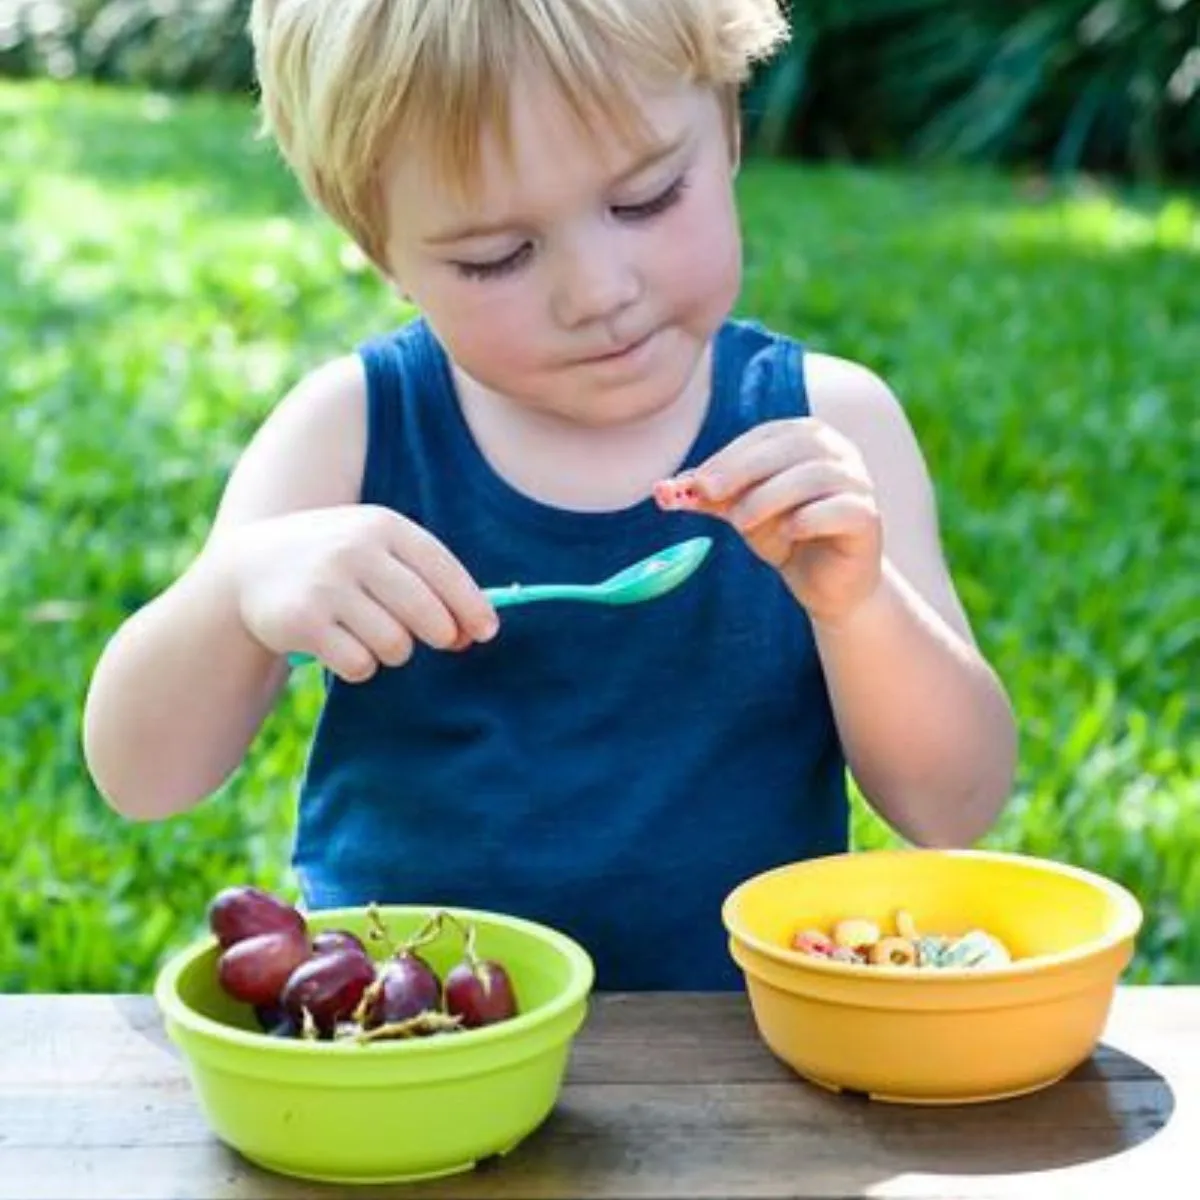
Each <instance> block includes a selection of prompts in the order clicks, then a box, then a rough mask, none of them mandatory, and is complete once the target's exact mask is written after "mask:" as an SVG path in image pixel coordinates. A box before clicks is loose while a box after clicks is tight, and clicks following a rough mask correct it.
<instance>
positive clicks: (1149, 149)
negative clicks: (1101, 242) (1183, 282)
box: [0, 0, 1200, 179]
mask: <svg viewBox="0 0 1200 1200" xmlns="http://www.w3.org/2000/svg"><path fill="white" fill-rule="evenodd" d="M249 9H250V3H249V0H0V74H4V73H8V74H24V75H28V74H43V73H47V74H50V75H53V76H56V77H66V76H74V75H79V76H86V77H89V78H92V79H99V80H109V81H112V80H119V81H133V82H138V83H142V84H146V85H149V86H153V87H160V88H166V89H180V88H183V89H190V88H199V87H206V88H218V89H225V90H240V91H251V90H252V88H253V79H252V70H253V66H252V56H251V53H250V48H249V44H248V40H247V38H246V35H245V23H246V17H247V14H248V12H249ZM790 9H791V14H792V24H793V38H792V42H791V45H790V46H789V48H788V50H787V52H786V53H785V54H783V55H782V56H781V57H780V58H779V59H778V60H777V61H776V62H775V63H773V64H772V65H771V66H770V67H769V68H768V69H766V70H764V71H763V72H762V73H761V75H760V77H759V78H758V79H757V80H756V82H755V84H754V86H753V87H752V89H751V91H750V95H749V97H748V104H747V110H748V126H749V131H750V134H751V143H752V144H753V145H755V146H756V147H758V148H759V149H760V150H763V151H768V152H772V153H781V152H788V153H796V154H800V155H802V156H804V157H808V158H838V159H846V158H851V159H871V160H879V159H895V158H898V157H909V158H915V159H917V160H934V159H938V160H949V161H957V162H978V161H988V162H1022V163H1034V162H1036V163H1040V164H1043V165H1045V166H1049V167H1054V168H1058V169H1062V170H1074V169H1077V168H1080V167H1087V168H1089V169H1097V170H1101V171H1109V172H1114V173H1125V174H1132V175H1134V176H1137V177H1139V178H1143V179H1150V178H1158V177H1162V176H1165V175H1168V174H1178V175H1181V174H1187V173H1192V174H1194V173H1195V172H1196V170H1197V168H1198V167H1200V97H1198V91H1200V0H1008V2H1007V3H997V2H996V0H792V3H791V5H790Z"/></svg>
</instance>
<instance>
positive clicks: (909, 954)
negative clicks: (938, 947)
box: [870, 937, 917, 967]
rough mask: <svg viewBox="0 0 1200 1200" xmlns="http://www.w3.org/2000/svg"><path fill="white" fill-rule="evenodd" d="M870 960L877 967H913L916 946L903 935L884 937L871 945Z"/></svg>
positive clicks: (915, 962) (915, 957) (915, 959)
mask: <svg viewBox="0 0 1200 1200" xmlns="http://www.w3.org/2000/svg"><path fill="white" fill-rule="evenodd" d="M870 957H871V961H872V962H873V963H874V964H875V965H876V966H877V967H915V966H916V965H917V950H916V947H915V946H914V945H913V944H912V942H910V941H909V940H908V938H905V937H885V938H880V940H879V941H877V942H876V943H875V945H873V946H872V947H871V955H870Z"/></svg>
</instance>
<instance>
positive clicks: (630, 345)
mask: <svg viewBox="0 0 1200 1200" xmlns="http://www.w3.org/2000/svg"><path fill="white" fill-rule="evenodd" d="M656 332H657V330H653V331H651V332H650V333H647V334H645V335H644V336H642V337H640V338H638V339H637V340H636V341H632V342H626V343H625V344H624V345H622V346H620V347H618V348H617V349H616V350H602V351H600V353H598V354H591V355H588V356H587V357H586V358H583V359H581V360H580V361H581V362H583V363H605V362H617V361H619V360H620V359H622V358H628V357H629V356H631V355H633V354H635V353H636V352H637V351H638V350H640V349H642V347H643V346H645V345H647V344H648V343H649V342H650V340H651V338H653V337H654V335H655V333H656Z"/></svg>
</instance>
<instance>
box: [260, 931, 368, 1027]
mask: <svg viewBox="0 0 1200 1200" xmlns="http://www.w3.org/2000/svg"><path fill="white" fill-rule="evenodd" d="M374 979H375V965H374V963H372V962H371V961H370V959H368V958H366V957H364V956H363V955H362V954H359V953H358V952H357V951H355V950H346V949H342V950H331V951H329V952H328V953H326V954H318V955H316V956H315V957H313V958H310V959H309V960H308V962H305V963H301V965H300V966H298V967H297V968H296V969H295V971H293V972H292V975H291V977H290V978H289V979H288V981H287V983H286V984H285V985H284V988H283V996H282V1002H283V1007H284V1008H285V1009H286V1010H287V1013H288V1015H289V1016H290V1017H291V1018H292V1020H293V1021H295V1022H296V1023H297V1024H300V1025H303V1022H304V1013H305V1010H307V1011H308V1012H309V1013H311V1015H312V1019H313V1022H314V1023H315V1024H316V1027H317V1030H318V1032H319V1033H321V1034H323V1035H325V1036H326V1037H329V1036H331V1035H332V1033H333V1030H334V1027H335V1026H336V1025H337V1023H338V1022H339V1021H344V1020H347V1019H348V1018H349V1017H350V1016H351V1015H352V1014H353V1012H354V1010H355V1009H356V1008H357V1007H358V1002H359V1001H360V1000H361V999H362V994H363V992H364V991H366V989H367V987H368V985H369V984H371V983H372V982H373V981H374Z"/></svg>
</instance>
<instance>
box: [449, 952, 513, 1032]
mask: <svg viewBox="0 0 1200 1200" xmlns="http://www.w3.org/2000/svg"><path fill="white" fill-rule="evenodd" d="M446 1011H447V1012H448V1013H449V1014H450V1015H451V1016H457V1017H461V1018H462V1023H463V1026H464V1028H466V1029H478V1028H480V1027H481V1026H483V1025H495V1024H496V1022H498V1021H507V1020H508V1019H509V1017H514V1016H516V1014H517V1002H516V997H515V996H514V995H513V988H512V982H511V980H510V979H509V977H508V972H507V971H505V969H504V968H503V967H502V966H501V965H500V964H499V963H498V962H495V961H493V960H491V959H482V960H479V959H472V958H468V959H464V960H463V961H462V962H460V963H459V964H458V965H457V966H456V967H453V968H452V969H451V971H450V972H449V974H448V975H447V976H446Z"/></svg>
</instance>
